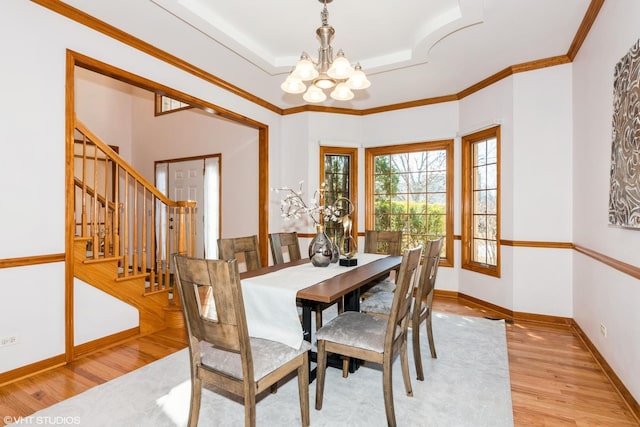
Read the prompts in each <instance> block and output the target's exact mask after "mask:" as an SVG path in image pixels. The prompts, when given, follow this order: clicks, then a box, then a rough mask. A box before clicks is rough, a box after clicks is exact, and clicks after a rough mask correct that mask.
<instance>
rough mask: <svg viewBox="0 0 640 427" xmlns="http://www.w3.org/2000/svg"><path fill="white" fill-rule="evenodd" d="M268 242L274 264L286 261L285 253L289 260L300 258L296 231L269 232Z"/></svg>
mask: <svg viewBox="0 0 640 427" xmlns="http://www.w3.org/2000/svg"><path fill="white" fill-rule="evenodd" d="M269 244H270V246H271V256H272V258H273V264H274V265H277V264H284V263H285V262H286V260H285V254H287V255H288V257H289V261H298V260H300V259H301V258H302V255H300V242H299V241H298V233H296V232H295V231H292V232H290V233H270V234H269ZM285 248H286V250H285Z"/></svg>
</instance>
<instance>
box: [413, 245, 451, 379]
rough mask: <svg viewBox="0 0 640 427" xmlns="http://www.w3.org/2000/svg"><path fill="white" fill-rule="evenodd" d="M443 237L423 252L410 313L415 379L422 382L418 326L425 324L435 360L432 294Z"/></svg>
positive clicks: (430, 348) (422, 372)
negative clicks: (422, 260)
mask: <svg viewBox="0 0 640 427" xmlns="http://www.w3.org/2000/svg"><path fill="white" fill-rule="evenodd" d="M443 242H444V237H441V238H439V239H437V240H429V241H428V242H427V246H426V249H425V251H424V262H423V263H422V270H421V271H420V278H419V280H418V286H417V289H416V295H415V299H414V301H413V311H412V312H411V331H412V342H413V359H414V363H415V365H416V377H417V378H418V380H420V381H424V371H423V368H422V355H421V351H420V325H421V324H422V322H426V330H427V339H428V340H429V351H430V352H431V357H432V358H434V359H435V358H437V357H438V355H437V353H436V345H435V342H434V339H433V326H432V322H431V318H432V314H433V313H432V312H433V310H432V308H431V307H432V306H433V293H434V290H435V287H436V277H437V275H438V264H439V263H440V252H441V250H442V244H443Z"/></svg>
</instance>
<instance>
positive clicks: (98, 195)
mask: <svg viewBox="0 0 640 427" xmlns="http://www.w3.org/2000/svg"><path fill="white" fill-rule="evenodd" d="M73 167H74V195H73V196H74V219H75V223H74V225H73V226H74V236H75V237H74V247H73V255H74V256H73V275H74V277H77V278H78V279H80V280H82V281H84V282H86V283H88V284H89V285H91V286H94V287H96V288H98V289H100V290H102V291H103V292H106V293H108V294H109V295H112V296H113V297H115V298H117V299H119V300H121V301H123V302H125V303H126V304H129V305H131V306H133V307H135V308H136V309H137V310H138V313H139V330H140V334H149V333H152V332H155V331H158V330H161V329H164V328H166V327H167V326H181V325H182V309H181V306H180V301H178V294H177V292H176V293H174V292H172V286H173V283H172V275H171V256H172V254H174V253H180V254H187V255H193V254H194V253H195V229H196V228H195V208H196V206H195V202H191V201H187V202H184V201H182V202H176V201H173V200H170V199H168V198H167V197H166V196H165V195H163V194H162V193H160V192H159V191H158V190H157V189H156V188H155V187H154V186H153V185H152V184H151V183H149V182H148V181H147V180H146V179H145V178H144V177H142V176H141V175H140V174H139V173H138V172H137V171H136V170H135V169H134V168H133V167H131V165H129V164H128V163H127V162H125V161H124V160H123V159H122V158H121V157H120V156H119V155H118V154H117V153H116V152H115V151H114V150H113V149H112V148H111V147H109V146H108V145H107V144H106V143H104V142H103V141H101V140H100V139H99V138H98V137H97V136H96V135H94V134H92V133H91V131H90V130H89V129H87V128H86V126H84V125H83V124H82V123H81V122H80V121H78V120H77V119H76V122H75V134H74V165H73Z"/></svg>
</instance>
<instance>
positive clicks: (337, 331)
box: [316, 311, 401, 353]
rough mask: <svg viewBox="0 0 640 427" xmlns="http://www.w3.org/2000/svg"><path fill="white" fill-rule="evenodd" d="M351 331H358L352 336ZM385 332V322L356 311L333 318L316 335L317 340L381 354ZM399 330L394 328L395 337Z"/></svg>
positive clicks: (346, 312)
mask: <svg viewBox="0 0 640 427" xmlns="http://www.w3.org/2000/svg"><path fill="white" fill-rule="evenodd" d="M353 331H358V333H357V334H354V333H353ZM386 332H387V320H386V319H382V318H380V317H375V316H371V315H369V314H365V313H361V312H358V311H345V312H344V313H343V314H341V315H340V316H338V317H334V318H333V319H332V320H331V321H329V323H327V324H326V325H325V326H323V327H322V328H321V329H320V330H319V331H318V333H317V335H316V337H317V339H319V340H327V341H332V342H334V343H340V344H344V345H348V346H351V347H359V348H364V349H367V350H371V351H375V352H378V353H382V352H383V351H384V338H385V335H386ZM400 333H401V329H400V328H399V327H398V328H396V337H397V336H398V335H399V334H400Z"/></svg>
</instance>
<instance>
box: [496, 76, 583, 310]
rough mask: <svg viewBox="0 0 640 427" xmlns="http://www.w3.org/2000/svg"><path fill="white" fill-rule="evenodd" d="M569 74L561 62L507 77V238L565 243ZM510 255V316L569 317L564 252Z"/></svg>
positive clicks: (567, 252) (568, 255) (568, 267)
mask: <svg viewBox="0 0 640 427" xmlns="http://www.w3.org/2000/svg"><path fill="white" fill-rule="evenodd" d="M571 72H572V68H571V64H566V65H561V66H556V67H551V68H543V69H540V70H535V71H531V72H528V73H519V74H515V75H514V76H513V91H514V96H513V123H514V125H513V164H512V165H510V166H508V167H509V168H510V169H511V170H512V174H511V175H507V176H506V177H503V182H504V181H505V179H507V180H509V179H510V180H512V181H513V182H512V186H513V192H512V193H511V197H512V199H513V210H512V212H510V214H511V218H510V220H511V222H512V224H513V226H512V230H511V231H512V238H513V240H519V241H541V242H558V243H561V242H567V243H568V242H571V241H572V233H571V218H572V202H571V190H572V188H571V172H572V159H571V155H572V126H571V114H572V108H571ZM503 164H504V162H503ZM503 237H504V238H508V237H505V236H503ZM510 251H511V252H512V257H513V263H512V274H513V276H512V277H513V310H514V311H516V312H525V313H537V314H547V315H552V316H561V317H571V316H572V314H573V308H572V300H571V298H572V296H571V293H572V288H571V283H572V274H571V273H572V263H571V260H572V256H573V253H572V251H571V249H549V248H545V249H539V248H529V247H526V248H522V247H513V248H510ZM542 266H543V267H542ZM541 267H542V268H541ZM549 296H552V297H549Z"/></svg>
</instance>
